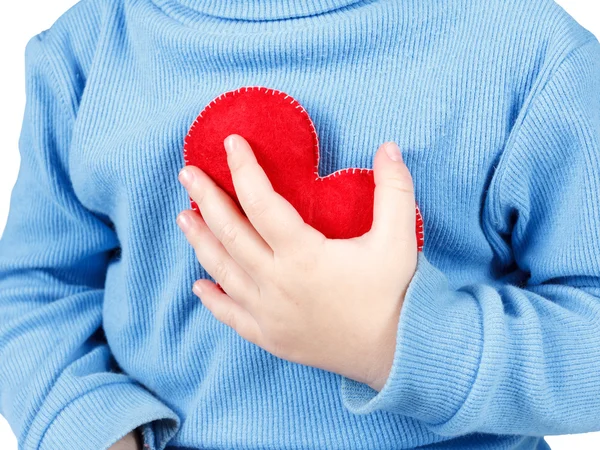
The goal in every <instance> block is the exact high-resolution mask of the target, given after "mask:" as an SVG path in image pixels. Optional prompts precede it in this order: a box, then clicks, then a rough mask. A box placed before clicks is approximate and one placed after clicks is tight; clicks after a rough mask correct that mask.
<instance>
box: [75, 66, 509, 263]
mask: <svg viewBox="0 0 600 450" xmlns="http://www.w3.org/2000/svg"><path fill="white" fill-rule="evenodd" d="M386 64H390V63H389V62H388V63H386V62H385V60H384V59H382V60H380V61H379V64H375V65H374V64H372V61H371V64H358V65H354V66H348V67H346V68H345V69H344V70H334V69H333V68H328V69H325V68H322V69H319V70H310V71H309V70H307V71H305V72H302V71H295V72H294V73H291V72H288V71H285V70H268V71H264V72H262V73H254V74H253V73H250V72H246V71H231V72H215V73H210V72H209V73H203V72H202V71H200V70H199V71H197V72H196V71H186V72H185V73H182V72H180V71H177V70H176V69H174V68H172V67H170V66H169V65H168V64H165V65H161V66H160V69H156V70H154V71H151V72H150V73H147V74H144V73H143V71H142V67H136V68H129V69H128V68H127V67H125V66H124V67H123V70H121V71H119V70H117V71H115V70H112V71H110V73H108V72H107V73H106V74H104V75H105V76H106V77H108V78H109V79H104V80H103V81H102V83H100V82H99V80H100V79H101V78H102V73H99V74H95V76H96V77H97V78H98V79H97V80H96V81H97V82H95V83H94V82H93V81H94V80H90V81H91V82H90V83H89V88H88V89H87V91H86V96H85V98H84V100H83V102H82V104H81V108H80V113H79V116H78V120H77V126H76V129H75V133H74V137H73V145H72V149H71V153H70V171H71V176H72V179H73V185H74V189H75V191H76V193H77V195H78V197H79V198H80V200H81V201H82V203H83V204H84V205H85V206H87V207H88V208H90V209H92V210H94V211H98V212H101V213H103V214H105V215H107V216H108V217H110V218H111V220H113V222H115V224H116V226H117V230H119V228H121V229H123V228H124V227H126V226H128V225H130V224H131V222H132V221H146V222H148V221H152V223H153V224H159V225H160V224H163V226H164V229H166V228H167V227H169V226H171V222H172V219H173V218H174V217H175V215H176V214H177V213H178V212H179V211H181V210H182V209H184V208H189V200H188V197H187V194H186V192H185V191H184V190H183V188H182V187H181V185H180V184H179V183H178V181H177V174H178V172H179V170H180V169H181V167H183V165H184V159H183V145H184V139H185V136H186V134H187V133H188V131H189V128H190V126H191V125H192V124H193V122H194V120H195V119H196V117H197V115H198V114H199V113H200V111H201V110H202V109H203V108H204V107H205V106H206V105H207V104H208V103H209V102H210V101H211V100H212V99H214V98H215V97H216V96H218V95H219V94H221V93H223V92H226V91H228V90H231V89H235V88H238V87H240V86H252V85H254V86H266V87H270V88H274V89H278V90H280V91H284V92H286V93H288V94H290V95H291V96H293V97H294V98H295V99H296V100H297V101H298V102H300V104H301V105H302V106H303V107H304V108H305V109H306V111H307V112H308V114H309V115H310V117H311V119H312V121H313V123H314V126H315V131H316V133H317V134H318V137H319V148H318V150H319V160H318V171H319V175H321V176H325V175H327V174H329V173H332V172H335V171H337V170H340V169H344V168H348V167H354V168H372V159H373V156H374V154H375V151H376V150H377V148H378V147H379V145H381V144H382V143H383V142H385V141H395V142H397V143H398V144H399V146H400V148H401V149H402V151H403V156H404V160H405V162H406V164H407V166H408V167H409V169H410V170H411V174H412V176H413V181H414V184H415V195H416V198H417V202H418V204H419V207H420V209H421V212H422V214H423V217H424V223H425V232H426V236H427V238H426V244H427V245H429V246H430V247H432V248H433V247H436V248H438V249H439V250H440V251H441V252H443V253H445V254H446V255H448V257H450V255H453V256H454V257H455V256H456V255H457V254H459V253H461V252H466V253H468V254H470V253H472V252H473V251H476V250H473V249H474V246H473V242H475V241H477V239H480V240H481V239H483V236H482V234H481V229H480V226H479V221H480V216H481V211H482V207H483V203H484V201H485V192H486V187H487V185H488V183H489V180H490V177H491V176H492V175H493V169H494V163H495V161H496V160H497V158H498V156H499V155H500V153H501V151H502V147H503V145H504V142H505V140H506V137H507V133H508V131H509V129H510V124H511V120H513V118H514V117H513V113H512V112H513V111H514V104H513V102H514V100H513V98H512V97H511V95H510V92H509V91H506V92H503V91H502V90H501V89H500V90H498V89H497V90H495V91H493V90H490V91H484V90H479V91H478V90H477V89H476V88H475V84H476V83H477V80H471V81H470V82H469V83H468V84H469V85H467V86H465V85H464V78H462V77H461V75H460V71H457V70H455V71H443V70H441V69H440V68H432V66H427V65H424V64H416V63H415V64H414V65H412V66H410V65H407V66H406V68H405V70H404V71H403V72H402V73H396V74H394V73H395V72H394V67H393V66H391V65H390V66H386ZM131 70H134V71H135V72H137V73H138V74H139V75H138V76H135V77H134V76H131ZM396 71H397V69H396ZM461 83H462V85H461ZM470 84H472V86H471V85H470ZM490 92H495V94H494V95H493V96H490ZM285 145H286V143H285V142H282V143H281V146H282V149H284V148H285ZM289 176H290V177H293V176H294V174H293V173H290V174H289ZM349 201H351V199H349ZM481 243H483V241H481ZM482 245H483V244H482ZM466 256H468V255H466ZM475 259H477V258H475Z"/></svg>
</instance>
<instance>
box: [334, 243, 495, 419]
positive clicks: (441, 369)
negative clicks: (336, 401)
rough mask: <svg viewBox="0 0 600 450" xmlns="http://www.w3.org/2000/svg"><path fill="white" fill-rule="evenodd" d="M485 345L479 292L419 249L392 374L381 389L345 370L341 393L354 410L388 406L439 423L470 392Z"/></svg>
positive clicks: (401, 315) (404, 304)
mask: <svg viewBox="0 0 600 450" xmlns="http://www.w3.org/2000/svg"><path fill="white" fill-rule="evenodd" d="M482 345H483V335H482V318H481V312H480V308H479V306H478V303H477V301H476V298H475V297H473V296H472V295H470V294H469V293H467V292H465V291H460V290H454V289H451V288H450V287H449V285H448V279H447V277H446V275H445V274H444V273H442V272H441V271H440V270H438V269H437V268H436V267H434V266H433V265H432V264H431V263H430V262H429V261H428V260H427V259H426V258H425V255H424V253H423V252H419V254H418V260H417V268H416V271H415V274H414V275H413V278H412V280H411V282H410V284H409V286H408V289H407V291H406V295H405V299H404V303H403V305H402V310H401V313H400V320H399V323H398V331H397V336H396V350H395V353H394V360H393V363H392V368H391V370H390V373H389V376H388V378H387V380H386V383H385V385H384V386H383V388H382V389H381V391H379V392H378V391H376V390H374V389H372V388H371V387H370V386H368V385H367V384H364V383H361V382H358V381H356V380H352V379H350V378H347V377H344V376H342V381H341V387H340V392H341V398H342V402H343V405H344V407H345V408H346V409H347V410H349V411H350V412H352V413H354V414H368V413H371V412H374V411H379V410H381V411H387V412H391V413H397V414H401V415H405V416H408V417H413V418H416V419H418V420H421V421H423V422H426V423H429V424H432V425H436V424H441V423H443V422H446V421H448V420H450V418H452V416H453V415H454V414H455V413H456V412H457V411H458V410H459V409H460V407H461V406H462V405H463V403H464V402H465V400H466V397H467V395H468V394H469V392H470V389H471V386H472V385H473V383H474V379H475V376H476V373H477V368H478V366H479V361H480V356H481V351H482Z"/></svg>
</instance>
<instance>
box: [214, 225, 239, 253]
mask: <svg viewBox="0 0 600 450" xmlns="http://www.w3.org/2000/svg"><path fill="white" fill-rule="evenodd" d="M237 237H238V231H237V228H236V227H235V226H234V225H233V224H232V223H229V222H228V223H226V224H224V225H223V226H222V227H221V233H220V236H219V240H220V241H221V243H222V244H223V245H224V246H225V247H230V246H232V245H234V244H235V242H236V240H237Z"/></svg>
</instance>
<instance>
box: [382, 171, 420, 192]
mask: <svg viewBox="0 0 600 450" xmlns="http://www.w3.org/2000/svg"><path fill="white" fill-rule="evenodd" d="M385 187H386V188H388V189H391V190H393V191H396V192H400V193H403V194H409V195H414V186H413V182H412V179H411V178H410V176H408V177H407V176H404V175H401V176H397V177H391V178H388V179H387V181H386V184H385Z"/></svg>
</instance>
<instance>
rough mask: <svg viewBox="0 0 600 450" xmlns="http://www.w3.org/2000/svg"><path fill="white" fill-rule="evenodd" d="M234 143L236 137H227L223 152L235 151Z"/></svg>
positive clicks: (231, 135)
mask: <svg viewBox="0 0 600 450" xmlns="http://www.w3.org/2000/svg"><path fill="white" fill-rule="evenodd" d="M235 141H236V136H235V135H233V134H230V135H229V136H227V137H226V138H225V141H224V144H225V151H227V153H231V152H232V151H233V150H234V149H235Z"/></svg>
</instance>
